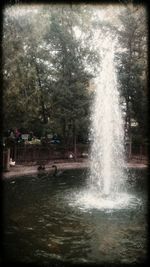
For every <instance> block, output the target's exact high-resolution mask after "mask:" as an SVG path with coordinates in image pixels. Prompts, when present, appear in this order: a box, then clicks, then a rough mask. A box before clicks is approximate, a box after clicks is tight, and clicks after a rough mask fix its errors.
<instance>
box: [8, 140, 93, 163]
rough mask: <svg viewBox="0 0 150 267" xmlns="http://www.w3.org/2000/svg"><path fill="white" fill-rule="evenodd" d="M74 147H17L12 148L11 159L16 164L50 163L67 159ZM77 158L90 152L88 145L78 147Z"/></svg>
mask: <svg viewBox="0 0 150 267" xmlns="http://www.w3.org/2000/svg"><path fill="white" fill-rule="evenodd" d="M73 150H74V149H73V147H71V146H70V147H65V146H60V145H50V144H48V145H15V146H14V147H12V148H11V155H10V157H12V158H13V160H14V161H16V163H23V162H34V161H39V162H40V161H44V160H46V161H48V160H55V159H67V158H68V157H69V154H70V153H73ZM76 151H77V155H76V156H77V157H81V156H82V153H83V152H87V151H88V146H87V145H82V146H78V145H77V149H76Z"/></svg>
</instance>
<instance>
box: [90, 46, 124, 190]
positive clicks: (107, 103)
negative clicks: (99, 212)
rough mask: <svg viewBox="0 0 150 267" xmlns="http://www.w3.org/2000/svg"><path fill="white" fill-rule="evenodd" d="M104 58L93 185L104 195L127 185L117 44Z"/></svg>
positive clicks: (96, 112)
mask: <svg viewBox="0 0 150 267" xmlns="http://www.w3.org/2000/svg"><path fill="white" fill-rule="evenodd" d="M107 44H109V46H108V47H107V49H105V51H104V53H103V55H102V62H101V70H100V73H99V77H98V78H97V79H96V91H95V99H94V103H93V107H92V116H91V120H92V125H91V133H90V134H91V137H92V139H93V143H92V146H91V160H90V162H91V165H90V181H89V186H90V187H91V188H93V189H94V190H95V189H96V191H99V192H101V193H102V194H104V195H109V194H110V193H117V192H119V191H120V190H121V187H122V186H123V182H124V171H123V167H124V130H123V118H122V111H121V106H120V96H119V91H118V83H117V73H116V67H115V62H114V52H115V51H114V45H113V44H112V43H110V42H108V43H107Z"/></svg>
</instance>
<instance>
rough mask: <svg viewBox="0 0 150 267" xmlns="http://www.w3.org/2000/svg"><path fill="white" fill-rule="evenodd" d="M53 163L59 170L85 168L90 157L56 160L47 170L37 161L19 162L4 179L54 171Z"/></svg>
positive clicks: (141, 165)
mask: <svg viewBox="0 0 150 267" xmlns="http://www.w3.org/2000/svg"><path fill="white" fill-rule="evenodd" d="M52 165H57V168H58V170H70V169H84V168H88V167H89V160H88V159H84V160H83V159H82V160H78V161H65V160H54V161H50V162H48V163H47V164H45V170H43V171H38V170H37V167H38V165H37V164H36V163H32V164H30V165H29V164H26V165H25V164H17V165H15V166H13V167H10V170H9V171H4V172H2V179H8V178H13V177H18V176H28V175H35V174H37V173H40V172H48V173H52V172H53V171H54V168H53V167H52ZM126 166H127V168H138V169H143V168H144V169H145V168H148V165H147V163H142V162H140V163H139V162H135V161H130V162H128V163H127V165H126Z"/></svg>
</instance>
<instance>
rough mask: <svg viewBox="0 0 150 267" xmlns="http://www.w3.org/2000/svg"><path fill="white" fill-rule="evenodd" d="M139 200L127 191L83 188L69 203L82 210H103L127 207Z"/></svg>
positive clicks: (137, 202)
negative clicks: (105, 192)
mask: <svg viewBox="0 0 150 267" xmlns="http://www.w3.org/2000/svg"><path fill="white" fill-rule="evenodd" d="M140 204H141V201H140V199H138V198H137V197H136V196H134V195H131V194H128V193H111V194H109V195H108V194H104V193H101V192H97V191H94V190H84V191H82V192H79V193H76V194H75V195H74V196H73V198H72V201H71V203H70V205H71V206H77V207H78V208H79V209H82V210H85V211H86V210H87V211H89V210H93V209H98V210H103V211H106V212H108V211H113V210H119V209H129V208H134V207H137V205H140Z"/></svg>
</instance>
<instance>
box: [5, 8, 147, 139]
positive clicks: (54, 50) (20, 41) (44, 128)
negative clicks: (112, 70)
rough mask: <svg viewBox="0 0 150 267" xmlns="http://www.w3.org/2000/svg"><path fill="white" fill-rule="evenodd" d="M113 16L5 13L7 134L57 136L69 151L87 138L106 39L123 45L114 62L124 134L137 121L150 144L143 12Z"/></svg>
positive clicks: (91, 11) (82, 11) (63, 11)
mask: <svg viewBox="0 0 150 267" xmlns="http://www.w3.org/2000/svg"><path fill="white" fill-rule="evenodd" d="M107 10H109V8H107ZM115 12H116V11H114V9H113V11H111V12H110V13H109V15H110V16H108V18H107V11H106V15H105V14H103V13H99V9H97V10H96V9H95V8H94V6H92V5H90V6H88V5H69V4H66V5H46V6H44V5H43V6H42V5H41V6H37V7H36V8H35V6H30V7H28V6H27V7H24V6H22V7H21V6H19V7H17V6H16V9H15V7H8V8H6V10H5V12H4V34H3V74H4V90H3V100H4V101H3V102H4V110H3V111H4V129H8V128H11V127H17V128H26V129H30V130H33V131H34V132H36V133H37V134H39V135H43V134H45V133H46V132H49V133H52V134H54V133H57V134H59V135H60V136H61V138H62V140H63V141H65V143H66V142H69V140H74V139H75V138H76V136H78V135H87V133H88V127H89V125H90V123H89V122H90V121H89V118H90V108H89V107H90V105H91V101H92V93H93V91H92V90H89V84H90V81H91V79H92V78H94V77H96V75H97V73H98V66H100V63H101V60H100V53H99V51H98V49H99V47H100V44H101V42H102V38H103V36H105V35H106V33H108V34H111V35H112V36H113V37H115V36H117V37H118V42H119V47H120V48H121V49H119V50H118V51H116V62H117V69H118V80H119V84H120V92H121V95H122V100H123V101H122V102H123V105H124V106H125V121H126V125H125V127H126V130H127V131H128V135H129V136H130V135H131V132H133V128H132V127H131V125H132V121H133V120H134V121H135V122H136V123H137V124H138V131H139V133H140V135H141V136H143V137H146V134H147V133H146V129H147V126H146V123H147V121H146V114H147V28H146V27H147V24H146V14H145V9H144V8H143V7H141V6H135V7H134V6H129V7H128V6H127V7H124V6H123V7H122V8H120V9H118V11H117V13H115ZM102 14H103V16H102ZM112 22H114V23H112ZM98 32H99V35H98ZM100 38H101V39H100ZM136 129H137V128H136Z"/></svg>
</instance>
